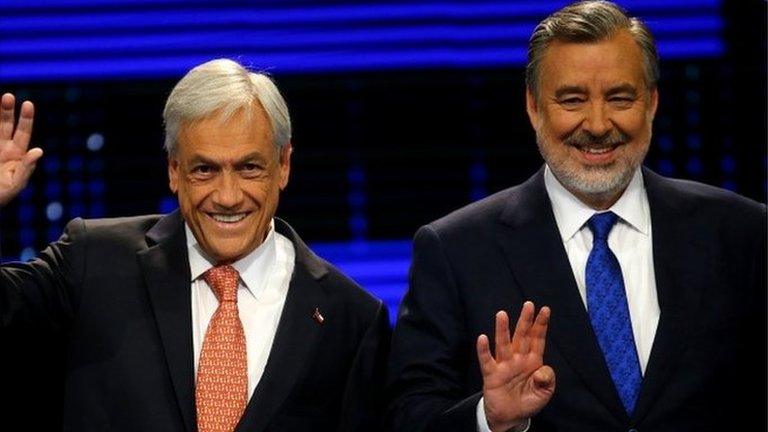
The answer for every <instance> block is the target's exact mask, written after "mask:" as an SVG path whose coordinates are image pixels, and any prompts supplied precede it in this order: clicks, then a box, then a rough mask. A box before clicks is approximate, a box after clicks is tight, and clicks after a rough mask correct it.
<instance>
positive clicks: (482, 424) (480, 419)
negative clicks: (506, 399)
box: [475, 397, 531, 432]
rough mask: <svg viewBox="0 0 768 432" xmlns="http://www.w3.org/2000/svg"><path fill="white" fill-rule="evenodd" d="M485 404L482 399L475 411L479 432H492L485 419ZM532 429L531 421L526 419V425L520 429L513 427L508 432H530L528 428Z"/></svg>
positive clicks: (519, 427)
mask: <svg viewBox="0 0 768 432" xmlns="http://www.w3.org/2000/svg"><path fill="white" fill-rule="evenodd" d="M483 404H484V400H483V398H482V397H481V398H480V400H479V401H478V402H477V409H476V410H475V412H476V413H477V432H491V428H490V427H488V419H486V418H485V407H484V406H483ZM530 427H531V419H526V420H525V423H524V424H522V425H520V426H518V427H513V428H512V429H510V430H509V431H507V432H528V428H530Z"/></svg>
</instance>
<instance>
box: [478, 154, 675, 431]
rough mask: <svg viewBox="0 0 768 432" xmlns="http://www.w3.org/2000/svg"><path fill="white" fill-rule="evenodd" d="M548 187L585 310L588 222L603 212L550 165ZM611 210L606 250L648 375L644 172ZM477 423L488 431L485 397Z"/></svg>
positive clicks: (654, 317) (652, 297) (652, 307)
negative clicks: (612, 221)
mask: <svg viewBox="0 0 768 432" xmlns="http://www.w3.org/2000/svg"><path fill="white" fill-rule="evenodd" d="M544 185H545V187H546V189H547V195H549V200H550V201H551V203H552V211H553V212H554V214H555V222H556V223H557V229H558V231H560V237H561V238H562V240H563V246H564V247H565V252H566V253H567V254H568V261H569V262H570V264H571V269H572V270H573V276H574V278H575V279H576V285H577V286H578V288H579V294H580V295H581V300H582V301H583V302H584V306H585V307H587V286H586V275H585V271H586V267H587V258H588V257H589V252H590V251H591V250H592V231H591V230H590V229H589V226H587V221H588V220H589V218H591V217H592V215H594V214H595V213H600V212H598V211H596V210H594V209H592V208H590V207H589V206H587V205H586V204H584V203H583V202H581V201H579V199H578V198H576V197H575V196H574V195H573V194H572V193H570V192H569V191H568V190H567V189H566V188H565V187H563V185H562V184H560V182H559V181H558V180H557V178H555V176H554V174H552V171H551V170H550V169H549V166H546V167H545V169H544ZM608 210H610V211H612V212H614V213H616V215H617V216H619V218H618V221H617V222H616V225H615V226H614V227H613V229H612V230H611V233H610V234H609V235H608V247H610V248H611V251H613V253H614V255H616V258H617V259H618V260H619V265H620V266H621V274H622V276H623V278H624V287H625V290H626V293H627V303H628V305H629V315H630V318H631V320H632V332H633V334H634V337H635V346H636V348H637V355H638V358H639V360H640V370H641V371H642V373H643V374H645V368H646V366H647V365H648V358H649V357H650V356H651V347H652V346H653V339H654V337H655V335H656V327H657V325H658V323H659V315H660V310H659V301H658V297H657V295H656V276H655V273H654V268H653V242H652V229H651V211H650V207H649V206H648V195H647V194H646V192H645V185H644V184H643V175H642V172H641V170H640V169H638V170H637V171H635V174H634V176H633V177H632V180H631V181H630V183H629V186H627V189H626V190H625V191H624V193H623V194H622V195H621V197H620V198H619V200H618V201H616V203H615V204H614V205H613V206H611V208H610V209H608ZM539 306H543V305H539ZM477 420H478V430H479V431H481V432H486V431H489V429H488V427H487V424H488V422H487V421H486V418H485V410H484V409H483V399H482V398H481V399H480V402H479V403H478V406H477Z"/></svg>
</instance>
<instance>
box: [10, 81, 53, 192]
mask: <svg viewBox="0 0 768 432" xmlns="http://www.w3.org/2000/svg"><path fill="white" fill-rule="evenodd" d="M15 108H16V98H15V97H14V96H13V95H12V94H10V93H5V94H4V95H3V96H2V98H0V207H2V206H5V204H7V203H8V201H10V200H12V199H13V198H14V197H15V196H16V195H18V193H19V192H20V191H21V190H22V189H24V187H25V186H26V185H27V182H28V181H29V177H30V176H31V175H32V172H33V171H34V170H35V165H36V164H37V161H38V160H39V159H40V158H41V157H42V156H43V151H42V150H41V149H39V148H32V149H29V141H30V139H31V137H32V123H33V120H34V117H35V107H34V105H32V102H29V101H25V102H24V103H22V104H21V113H20V115H19V122H18V124H14V123H15V120H16V118H15V117H16V115H15Z"/></svg>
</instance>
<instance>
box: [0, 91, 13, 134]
mask: <svg viewBox="0 0 768 432" xmlns="http://www.w3.org/2000/svg"><path fill="white" fill-rule="evenodd" d="M15 105H16V98H15V97H13V95H12V94H10V93H5V94H4V95H3V96H2V98H0V140H6V139H11V136H13V110H14V106H15Z"/></svg>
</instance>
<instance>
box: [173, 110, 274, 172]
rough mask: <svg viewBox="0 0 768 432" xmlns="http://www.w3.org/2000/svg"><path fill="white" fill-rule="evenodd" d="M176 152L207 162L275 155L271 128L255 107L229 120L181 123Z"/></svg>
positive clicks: (213, 118)
mask: <svg viewBox="0 0 768 432" xmlns="http://www.w3.org/2000/svg"><path fill="white" fill-rule="evenodd" d="M178 143H179V152H180V153H181V154H186V155H192V154H195V155H203V156H206V157H209V158H215V159H219V158H220V157H221V158H223V157H233V156H236V155H238V154H241V153H242V154H245V153H252V152H259V153H270V151H274V148H273V145H272V128H271V125H270V123H269V119H268V118H267V115H266V113H265V112H264V110H263V109H262V108H261V107H260V106H258V105H254V106H252V107H251V109H250V110H245V109H241V110H239V111H237V112H235V113H234V114H233V115H231V116H224V115H222V114H221V113H214V114H213V115H211V116H208V117H205V118H203V119H200V120H196V121H192V122H188V123H184V124H183V125H182V127H181V129H180V130H179V140H178Z"/></svg>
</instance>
